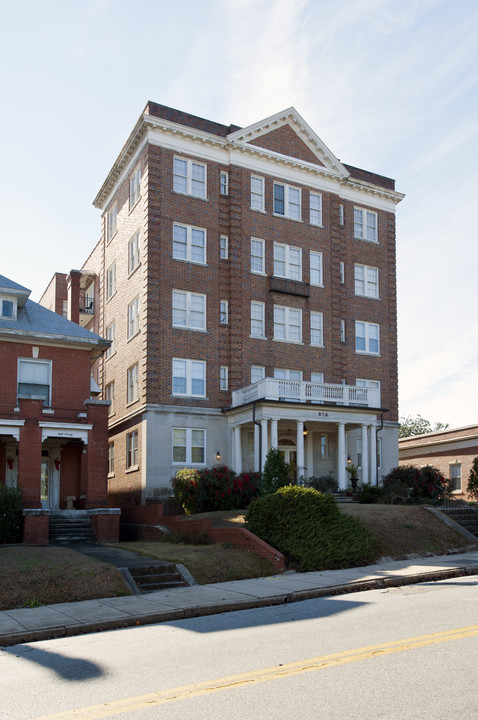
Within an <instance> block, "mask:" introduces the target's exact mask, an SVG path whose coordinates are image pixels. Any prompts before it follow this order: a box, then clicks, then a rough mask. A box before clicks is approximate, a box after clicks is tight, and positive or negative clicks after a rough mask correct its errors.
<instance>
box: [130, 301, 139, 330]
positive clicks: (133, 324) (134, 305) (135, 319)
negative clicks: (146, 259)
mask: <svg viewBox="0 0 478 720" xmlns="http://www.w3.org/2000/svg"><path fill="white" fill-rule="evenodd" d="M137 333H139V296H136V297H135V299H134V300H133V301H132V302H130V304H129V305H128V340H129V339H130V338H132V337H134V336H135V335H136V334H137Z"/></svg>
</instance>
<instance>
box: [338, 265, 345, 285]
mask: <svg viewBox="0 0 478 720" xmlns="http://www.w3.org/2000/svg"><path fill="white" fill-rule="evenodd" d="M339 275H340V282H341V283H342V285H343V284H344V282H345V263H344V262H341V263H339Z"/></svg>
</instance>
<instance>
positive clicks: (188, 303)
mask: <svg viewBox="0 0 478 720" xmlns="http://www.w3.org/2000/svg"><path fill="white" fill-rule="evenodd" d="M175 293H176V294H177V295H183V296H184V298H185V300H186V308H185V313H186V324H185V325H180V324H179V323H177V324H176V323H175V322H174V295H175ZM193 297H199V298H204V311H203V313H202V315H203V325H202V327H194V326H193V325H192V324H191V313H192V309H191V300H192V298H193ZM171 308H172V327H174V328H178V329H179V330H192V331H193V332H206V295H204V294H203V293H193V292H190V291H189V290H177V289H173V291H172V295H171Z"/></svg>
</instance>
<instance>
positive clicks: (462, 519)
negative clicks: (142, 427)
mask: <svg viewBox="0 0 478 720" xmlns="http://www.w3.org/2000/svg"><path fill="white" fill-rule="evenodd" d="M440 509H441V511H442V512H443V513H445V515H448V517H449V518H451V519H452V520H454V521H455V522H456V523H458V524H459V525H461V526H462V527H464V528H465V530H468V532H470V533H471V534H472V535H475V537H476V538H478V513H477V512H475V511H474V510H472V509H471V508H466V507H459V508H446V509H445V508H440Z"/></svg>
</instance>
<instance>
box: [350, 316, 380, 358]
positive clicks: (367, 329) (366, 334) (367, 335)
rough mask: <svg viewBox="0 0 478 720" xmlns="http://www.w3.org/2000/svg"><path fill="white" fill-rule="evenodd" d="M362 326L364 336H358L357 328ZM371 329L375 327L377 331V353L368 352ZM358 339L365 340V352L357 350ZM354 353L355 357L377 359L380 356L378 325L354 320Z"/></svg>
mask: <svg viewBox="0 0 478 720" xmlns="http://www.w3.org/2000/svg"><path fill="white" fill-rule="evenodd" d="M358 325H363V326H364V331H365V332H364V335H363V336H362V335H358V334H357V329H358V328H357V326H358ZM372 327H376V328H377V330H378V333H377V336H378V337H377V342H378V350H377V352H375V351H373V350H370V339H371V338H370V329H371V328H372ZM358 337H364V339H365V350H357V338H358ZM355 352H356V353H357V355H374V356H375V357H378V356H379V355H380V325H379V324H378V323H371V322H365V321H364V320H356V321H355Z"/></svg>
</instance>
